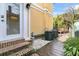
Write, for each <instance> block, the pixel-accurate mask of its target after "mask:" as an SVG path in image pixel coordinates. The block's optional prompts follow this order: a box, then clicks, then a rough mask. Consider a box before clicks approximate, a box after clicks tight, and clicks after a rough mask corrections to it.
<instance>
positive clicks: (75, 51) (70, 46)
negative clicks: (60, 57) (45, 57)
mask: <svg viewBox="0 0 79 59" xmlns="http://www.w3.org/2000/svg"><path fill="white" fill-rule="evenodd" d="M64 54H65V56H79V37H76V38H68V40H67V41H66V42H65V44H64Z"/></svg>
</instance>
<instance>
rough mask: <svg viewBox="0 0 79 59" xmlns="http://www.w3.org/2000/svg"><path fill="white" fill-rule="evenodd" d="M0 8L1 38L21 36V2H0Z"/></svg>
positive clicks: (8, 38)
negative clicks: (0, 3) (0, 4)
mask: <svg viewBox="0 0 79 59" xmlns="http://www.w3.org/2000/svg"><path fill="white" fill-rule="evenodd" d="M1 7H2V8H1ZM0 9H1V11H0V13H1V15H0V16H1V18H0V28H1V29H0V33H1V34H0V38H1V40H10V39H16V38H22V34H23V33H22V26H23V24H22V23H23V22H22V21H23V20H22V4H19V3H6V4H2V6H0Z"/></svg>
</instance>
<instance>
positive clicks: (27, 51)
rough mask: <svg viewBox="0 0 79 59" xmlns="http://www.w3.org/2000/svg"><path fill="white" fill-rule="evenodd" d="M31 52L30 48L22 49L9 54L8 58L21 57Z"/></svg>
mask: <svg viewBox="0 0 79 59" xmlns="http://www.w3.org/2000/svg"><path fill="white" fill-rule="evenodd" d="M31 51H32V48H31V47H30V48H25V49H22V50H21V51H18V52H16V53H13V54H11V55H10V56H23V55H25V54H27V53H30V52H31Z"/></svg>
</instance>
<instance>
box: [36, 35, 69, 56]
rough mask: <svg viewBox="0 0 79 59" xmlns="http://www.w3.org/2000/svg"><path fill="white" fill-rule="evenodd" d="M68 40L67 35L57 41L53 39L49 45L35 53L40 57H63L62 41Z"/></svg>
mask: <svg viewBox="0 0 79 59" xmlns="http://www.w3.org/2000/svg"><path fill="white" fill-rule="evenodd" d="M67 38H68V34H64V35H62V36H60V37H58V39H54V40H53V41H52V42H51V43H49V44H47V45H46V46H44V47H43V48H41V49H39V50H38V51H37V53H38V54H39V55H40V56H64V43H63V42H64V41H65V40H66V39H67Z"/></svg>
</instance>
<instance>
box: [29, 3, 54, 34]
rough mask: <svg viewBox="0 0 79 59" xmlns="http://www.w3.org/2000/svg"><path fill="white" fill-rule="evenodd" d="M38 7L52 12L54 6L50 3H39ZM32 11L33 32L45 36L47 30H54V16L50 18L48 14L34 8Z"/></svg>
mask: <svg viewBox="0 0 79 59" xmlns="http://www.w3.org/2000/svg"><path fill="white" fill-rule="evenodd" d="M38 5H39V6H41V7H43V8H47V9H48V10H49V11H50V12H51V10H52V6H51V5H52V4H50V3H38ZM30 11H31V13H30V18H31V32H34V33H35V34H43V33H44V32H45V29H46V30H51V29H52V27H53V24H52V16H49V15H48V14H47V13H43V12H39V11H38V10H36V9H34V8H30Z"/></svg>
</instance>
